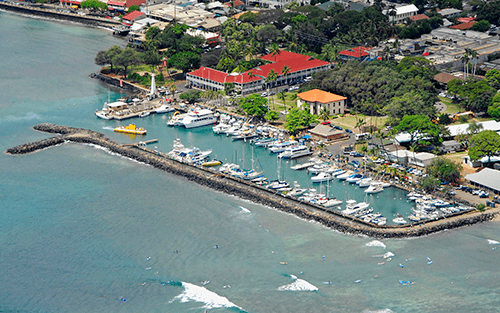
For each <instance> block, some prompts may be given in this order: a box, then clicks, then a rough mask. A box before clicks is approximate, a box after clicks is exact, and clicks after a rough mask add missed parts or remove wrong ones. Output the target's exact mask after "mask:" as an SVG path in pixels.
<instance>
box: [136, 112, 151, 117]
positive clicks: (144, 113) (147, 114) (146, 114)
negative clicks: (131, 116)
mask: <svg viewBox="0 0 500 313" xmlns="http://www.w3.org/2000/svg"><path fill="white" fill-rule="evenodd" d="M150 114H151V113H150V112H148V111H142V112H141V113H139V117H146V116H149V115H150Z"/></svg>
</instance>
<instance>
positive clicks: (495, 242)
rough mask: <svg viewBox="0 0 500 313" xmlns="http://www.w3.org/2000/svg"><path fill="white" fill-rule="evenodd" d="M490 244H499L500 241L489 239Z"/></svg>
mask: <svg viewBox="0 0 500 313" xmlns="http://www.w3.org/2000/svg"><path fill="white" fill-rule="evenodd" d="M488 244H490V245H498V244H500V242H498V241H496V240H493V239H488Z"/></svg>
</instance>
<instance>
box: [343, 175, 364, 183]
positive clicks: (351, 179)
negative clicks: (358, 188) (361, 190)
mask: <svg viewBox="0 0 500 313" xmlns="http://www.w3.org/2000/svg"><path fill="white" fill-rule="evenodd" d="M362 178H363V175H361V174H353V175H351V176H349V177H348V178H347V179H346V180H345V181H346V182H348V183H353V184H354V183H356V182H357V181H358V180H361V179H362Z"/></svg>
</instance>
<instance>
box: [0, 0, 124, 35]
mask: <svg viewBox="0 0 500 313" xmlns="http://www.w3.org/2000/svg"><path fill="white" fill-rule="evenodd" d="M0 11H3V12H7V13H14V14H17V15H19V16H22V17H28V18H38V19H44V20H49V21H54V22H71V23H75V24H78V25H79V26H85V27H93V28H99V29H103V30H106V31H110V32H112V31H113V30H112V28H113V27H115V26H120V25H121V23H120V22H119V21H115V20H111V19H103V18H99V17H91V16H86V15H79V14H74V13H64V12H59V11H56V10H55V9H53V8H51V7H48V6H46V7H36V6H31V5H20V4H14V3H8V2H0Z"/></svg>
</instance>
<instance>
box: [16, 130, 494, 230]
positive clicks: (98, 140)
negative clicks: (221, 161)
mask: <svg viewBox="0 0 500 313" xmlns="http://www.w3.org/2000/svg"><path fill="white" fill-rule="evenodd" d="M34 129H35V130H38V131H42V132H46V133H53V134H58V136H55V137H51V138H48V139H43V140H40V141H37V142H33V143H27V144H23V145H19V146H16V147H13V148H10V149H8V150H7V151H6V153H7V154H10V155H19V154H26V153H31V152H35V151H37V150H41V149H45V148H48V147H51V146H55V145H59V144H63V143H65V142H75V143H83V144H95V145H99V146H101V147H103V148H106V149H108V150H110V151H111V152H114V153H117V154H119V155H122V156H124V157H128V158H131V159H134V160H136V161H139V162H143V163H145V164H149V165H152V166H153V167H155V168H158V169H161V170H164V171H166V172H169V173H172V174H175V175H179V176H182V177H184V178H186V179H188V180H190V181H193V182H195V183H197V184H200V185H203V186H207V187H209V188H212V189H215V190H217V191H221V192H224V193H227V194H231V195H234V196H238V197H240V198H243V199H247V200H250V201H253V202H255V203H259V204H262V205H265V206H269V207H273V208H276V209H278V210H280V211H283V212H287V213H291V214H294V215H296V216H298V217H300V218H303V219H306V220H314V221H316V222H318V223H321V224H323V225H325V226H327V227H329V228H332V229H335V230H337V231H339V232H342V233H348V234H356V235H365V236H369V237H374V238H407V237H419V236H424V235H428V234H431V233H435V232H439V231H443V230H445V229H452V228H457V227H462V226H469V225H472V224H476V223H479V222H485V221H489V220H492V219H493V218H494V217H495V216H496V215H497V214H498V213H500V208H497V209H490V210H487V211H485V212H478V211H476V210H473V211H469V212H466V213H462V214H457V215H454V216H451V217H450V216H448V217H446V218H442V219H439V220H435V221H430V222H426V223H422V224H416V225H403V226H373V225H371V224H368V223H364V222H363V221H361V220H359V219H356V218H351V217H348V216H345V215H343V214H342V213H341V212H336V211H328V210H327V209H325V208H322V207H320V206H316V205H311V204H307V203H303V202H300V201H298V200H296V199H294V198H290V197H285V196H283V195H282V194H279V193H274V192H273V191H271V190H269V189H266V188H263V187H260V186H257V185H254V184H252V183H249V182H247V181H243V180H240V179H236V178H233V177H231V176H227V175H224V174H220V173H218V172H216V171H213V170H209V169H203V168H199V167H195V166H191V165H188V164H184V163H180V162H177V161H175V160H172V159H170V158H167V157H165V156H163V155H162V154H161V153H160V152H157V151H153V150H149V149H146V148H138V147H128V146H124V145H121V144H119V143H116V142H114V141H112V140H110V139H109V138H107V137H106V136H105V135H103V134H101V133H98V132H94V131H91V130H87V129H81V128H72V127H66V126H59V125H55V124H47V123H44V124H39V125H36V126H34Z"/></svg>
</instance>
